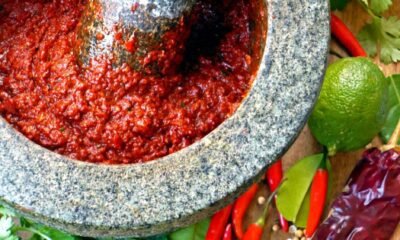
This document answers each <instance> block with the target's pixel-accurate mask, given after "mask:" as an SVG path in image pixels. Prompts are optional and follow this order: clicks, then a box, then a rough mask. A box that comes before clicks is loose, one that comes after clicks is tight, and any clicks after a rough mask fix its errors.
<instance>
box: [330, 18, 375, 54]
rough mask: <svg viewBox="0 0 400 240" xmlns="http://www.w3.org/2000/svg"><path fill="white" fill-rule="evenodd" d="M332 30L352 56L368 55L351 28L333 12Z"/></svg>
mask: <svg viewBox="0 0 400 240" xmlns="http://www.w3.org/2000/svg"><path fill="white" fill-rule="evenodd" d="M331 32H332V35H333V36H334V37H335V38H336V39H337V40H338V41H339V42H340V43H341V44H342V45H343V46H344V47H345V48H346V49H347V51H349V53H350V54H351V55H352V56H354V57H367V56H368V54H367V53H366V52H365V50H364V49H363V48H362V46H361V44H360V43H359V42H358V40H357V38H356V37H355V36H354V35H353V33H352V32H351V31H350V29H349V28H348V27H347V26H346V25H345V24H344V23H343V22H342V20H340V19H339V18H338V17H337V16H336V15H335V14H333V13H331Z"/></svg>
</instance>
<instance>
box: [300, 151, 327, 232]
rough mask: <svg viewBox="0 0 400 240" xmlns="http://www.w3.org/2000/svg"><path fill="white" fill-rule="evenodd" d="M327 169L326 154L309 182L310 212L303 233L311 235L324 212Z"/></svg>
mask: <svg viewBox="0 0 400 240" xmlns="http://www.w3.org/2000/svg"><path fill="white" fill-rule="evenodd" d="M328 181H329V180H328V170H327V169H326V154H325V156H324V159H323V160H322V163H321V166H320V168H319V169H318V170H317V172H316V173H315V175H314V179H313V182H312V184H311V192H310V194H311V195H310V210H311V211H310V213H309V215H308V219H307V227H306V232H305V235H306V237H308V238H309V237H311V236H312V235H313V234H314V232H315V230H316V229H317V227H318V225H319V223H320V220H321V217H322V214H323V213H324V207H325V202H326V195H327V192H328Z"/></svg>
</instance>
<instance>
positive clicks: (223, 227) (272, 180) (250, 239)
mask: <svg viewBox="0 0 400 240" xmlns="http://www.w3.org/2000/svg"><path fill="white" fill-rule="evenodd" d="M282 176H283V171H282V160H278V161H277V162H276V163H274V164H273V165H271V167H270V168H269V169H268V171H267V173H266V180H267V182H268V185H269V187H270V191H271V192H273V191H275V190H276V189H277V188H278V186H279V184H280V182H281V181H282ZM259 187H260V186H259V184H257V183H256V184H254V185H252V186H251V187H250V188H249V190H247V192H245V193H244V194H243V195H242V196H240V197H239V198H238V199H237V200H236V202H235V203H234V204H233V205H229V206H228V207H225V208H224V209H222V210H220V211H219V212H217V213H216V214H214V216H213V217H212V219H211V223H210V227H209V229H208V232H207V235H206V240H231V239H233V238H234V237H236V238H237V239H243V240H259V239H261V236H262V233H263V228H264V225H265V218H266V215H267V211H268V207H269V204H268V202H267V204H266V208H265V210H264V213H263V214H262V216H261V217H260V218H259V219H258V220H257V222H255V223H252V224H250V226H249V227H248V228H247V229H246V230H245V229H244V227H243V219H244V217H245V214H246V212H247V210H248V208H249V205H250V203H251V202H252V200H253V199H254V197H255V196H256V193H257V191H258V189H259ZM230 220H231V223H230ZM279 220H280V223H281V226H282V230H284V231H287V230H288V222H287V221H286V220H285V219H284V218H283V216H281V215H279ZM232 228H233V232H234V233H235V234H232ZM244 230H245V231H244Z"/></svg>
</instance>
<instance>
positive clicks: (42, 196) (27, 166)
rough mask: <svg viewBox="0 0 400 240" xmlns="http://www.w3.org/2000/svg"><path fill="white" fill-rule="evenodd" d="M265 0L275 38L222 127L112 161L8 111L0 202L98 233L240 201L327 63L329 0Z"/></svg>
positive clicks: (176, 220) (164, 228) (301, 111)
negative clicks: (82, 156) (78, 150)
mask: <svg viewBox="0 0 400 240" xmlns="http://www.w3.org/2000/svg"><path fill="white" fill-rule="evenodd" d="M265 1H266V3H267V5H268V37H267V42H266V47H265V50H264V52H263V55H262V60H261V65H260V67H259V71H258V72H257V77H256V79H255V81H254V83H253V86H252V88H251V90H250V92H249V94H248V96H247V97H246V98H245V100H244V101H243V103H242V104H241V106H240V107H239V109H238V110H237V112H236V113H235V114H234V115H233V116H232V117H230V118H229V119H227V120H226V121H225V122H224V123H223V124H221V125H220V126H219V127H218V128H217V129H215V130H214V131H213V132H211V133H210V134H209V135H207V136H206V137H204V138H203V139H202V140H201V141H199V142H197V143H195V144H193V145H191V146H189V147H187V148H185V149H183V150H181V151H178V152H176V153H174V154H171V155H168V156H166V157H163V158H162V159H158V160H156V161H152V162H148V163H144V164H134V165H123V166H122V165H120V166H110V165H96V164H90V163H84V162H79V161H75V160H71V159H68V158H66V157H63V156H61V155H58V154H56V153H53V152H51V151H48V150H46V149H44V148H42V147H40V146H39V145H36V144H35V143H33V142H31V141H29V140H28V139H26V138H25V137H24V136H22V135H21V134H19V133H18V132H16V131H15V130H14V129H13V128H12V127H11V126H10V125H9V124H8V123H6V122H5V121H4V120H3V119H1V118H0V202H1V203H2V204H5V205H6V206H9V207H12V208H14V209H16V210H17V211H18V212H19V213H20V214H22V215H23V216H25V217H27V218H30V219H32V220H35V221H39V222H41V223H44V224H47V225H50V226H53V227H56V228H59V229H63V230H65V231H67V232H70V233H73V234H77V235H82V236H91V237H98V236H102V237H106V236H114V237H125V236H136V237H140V236H150V235H155V234H159V233H162V232H168V231H171V230H173V229H176V228H178V227H183V226H186V225H189V224H192V223H194V222H196V221H198V220H200V219H202V218H205V217H208V216H210V215H211V214H212V213H214V212H215V211H217V210H218V209H220V208H222V207H223V206H224V205H226V204H228V203H230V202H232V201H233V200H234V199H235V198H236V197H237V196H238V195H239V194H241V193H243V192H244V191H245V189H246V188H247V187H248V186H250V185H251V184H252V183H254V182H256V181H257V180H259V179H260V177H261V175H262V173H263V172H264V171H265V170H266V168H267V167H268V166H269V165H270V164H271V163H272V162H274V160H276V159H277V158H279V157H281V155H282V154H283V153H284V152H285V151H286V150H287V149H288V147H289V146H290V145H291V144H292V142H293V141H294V140H295V138H296V137H297V135H298V134H299V132H300V131H301V129H302V127H303V126H304V125H305V123H306V121H307V118H308V116H309V113H310V111H311V110H312V107H313V105H314V103H315V101H316V98H317V96H318V93H319V90H320V87H321V80H322V78H323V75H324V71H325V68H326V64H327V52H328V41H329V6H328V1H327V0H285V1H281V0H265ZM265 21H267V19H265Z"/></svg>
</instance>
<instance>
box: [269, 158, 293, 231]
mask: <svg viewBox="0 0 400 240" xmlns="http://www.w3.org/2000/svg"><path fill="white" fill-rule="evenodd" d="M282 177H283V170H282V160H281V159H279V160H278V161H276V162H275V163H274V164H272V165H271V166H270V167H269V168H268V170H267V172H266V174H265V178H266V179H267V182H268V186H269V189H270V190H271V192H273V191H275V190H276V189H277V188H278V187H279V184H280V183H281V181H282ZM279 222H280V224H281V228H282V231H284V232H287V231H288V230H289V224H288V222H287V221H286V219H285V218H284V217H283V216H282V214H279Z"/></svg>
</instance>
